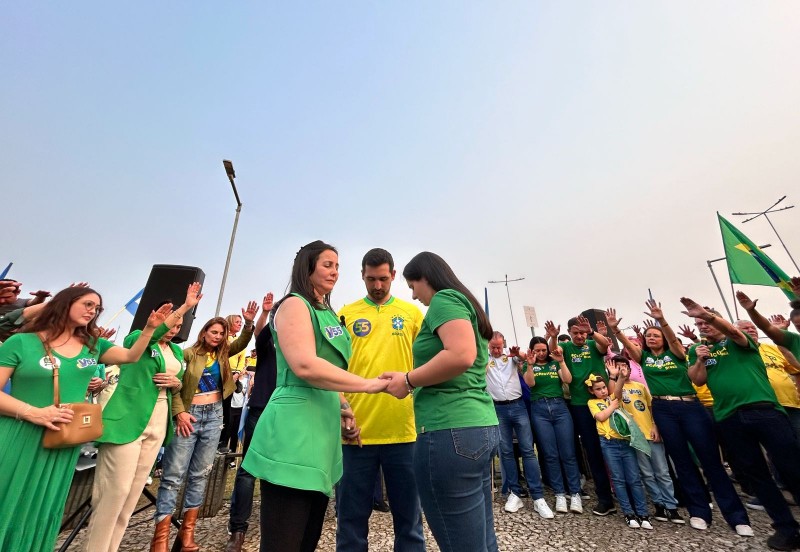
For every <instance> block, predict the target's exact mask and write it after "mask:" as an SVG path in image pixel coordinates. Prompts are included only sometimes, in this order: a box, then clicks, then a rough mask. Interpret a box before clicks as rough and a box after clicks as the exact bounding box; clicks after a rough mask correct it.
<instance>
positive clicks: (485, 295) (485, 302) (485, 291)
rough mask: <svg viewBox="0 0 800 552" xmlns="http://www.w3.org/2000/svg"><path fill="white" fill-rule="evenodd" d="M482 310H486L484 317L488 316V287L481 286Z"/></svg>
mask: <svg viewBox="0 0 800 552" xmlns="http://www.w3.org/2000/svg"><path fill="white" fill-rule="evenodd" d="M483 310H484V311H485V312H486V317H487V318H488V317H489V288H483Z"/></svg>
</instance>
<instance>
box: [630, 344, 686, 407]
mask: <svg viewBox="0 0 800 552" xmlns="http://www.w3.org/2000/svg"><path fill="white" fill-rule="evenodd" d="M640 364H641V366H642V373H643V374H644V379H645V381H646V382H647V387H649V388H650V394H651V395H652V396H654V397H657V396H660V395H674V396H677V397H684V396H686V395H694V394H696V393H697V392H696V391H695V390H694V387H692V381H691V380H690V379H689V366H688V365H687V364H686V359H685V358H684V359H683V360H678V359H677V358H675V353H673V352H672V351H670V350H666V351H664V352H663V353H661V354H660V355H656V354H653V353H650V352H648V351H642V361H641V363H640Z"/></svg>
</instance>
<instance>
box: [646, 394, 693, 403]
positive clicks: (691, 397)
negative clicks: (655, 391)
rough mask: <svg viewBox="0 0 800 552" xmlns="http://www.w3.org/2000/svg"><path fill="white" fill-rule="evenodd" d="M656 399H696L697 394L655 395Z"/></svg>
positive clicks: (688, 400)
mask: <svg viewBox="0 0 800 552" xmlns="http://www.w3.org/2000/svg"><path fill="white" fill-rule="evenodd" d="M653 398H654V399H658V400H660V401H686V402H690V401H696V400H697V395H654V396H653Z"/></svg>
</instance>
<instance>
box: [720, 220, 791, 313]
mask: <svg viewBox="0 0 800 552" xmlns="http://www.w3.org/2000/svg"><path fill="white" fill-rule="evenodd" d="M717 217H718V218H719V227H720V229H721V230H722V243H723V244H724V246H725V257H726V258H727V262H728V274H730V277H731V282H732V283H734V284H751V285H755V286H772V287H779V288H781V291H783V293H784V294H786V296H787V297H788V298H789V299H796V297H795V295H794V293H793V292H792V288H791V286H790V285H789V276H788V275H787V274H786V273H785V272H784V271H783V270H781V269H780V267H779V266H778V265H776V264H775V261H773V260H772V259H770V258H769V256H767V254H766V253H764V252H763V251H762V250H761V249H759V248H758V246H757V245H756V244H755V243H753V242H752V241H750V239H749V238H748V237H747V236H745V235H744V234H742V233H741V232H740V231H739V230H738V229H737V228H736V227H734V226H733V225H732V224H731V223H730V222H728V221H727V220H725V219H724V218H722V217H721V216H720V215H719V213H717Z"/></svg>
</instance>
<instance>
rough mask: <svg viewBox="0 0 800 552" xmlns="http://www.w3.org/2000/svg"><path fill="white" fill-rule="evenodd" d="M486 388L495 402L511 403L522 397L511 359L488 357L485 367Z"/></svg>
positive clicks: (515, 367)
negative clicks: (487, 363)
mask: <svg viewBox="0 0 800 552" xmlns="http://www.w3.org/2000/svg"><path fill="white" fill-rule="evenodd" d="M486 388H487V390H488V391H489V394H490V395H491V396H492V400H495V401H513V400H514V399H519V398H520V397H522V386H520V384H519V376H518V375H517V365H516V364H515V363H514V359H513V358H512V357H509V356H506V355H502V356H499V357H497V358H495V357H493V356H491V355H489V365H488V366H487V367H486Z"/></svg>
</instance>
